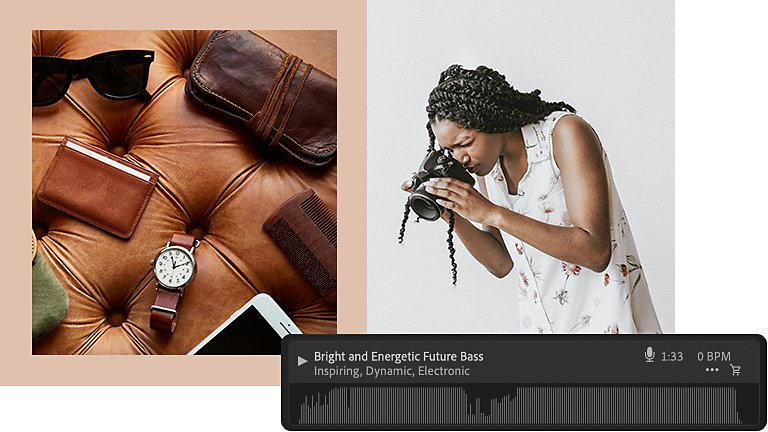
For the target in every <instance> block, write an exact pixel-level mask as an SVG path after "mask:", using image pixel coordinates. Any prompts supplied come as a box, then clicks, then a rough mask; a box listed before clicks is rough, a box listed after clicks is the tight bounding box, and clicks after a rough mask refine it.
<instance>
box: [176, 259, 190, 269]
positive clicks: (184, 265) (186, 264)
mask: <svg viewBox="0 0 768 432" xmlns="http://www.w3.org/2000/svg"><path fill="white" fill-rule="evenodd" d="M187 264H190V262H189V261H187V262H185V263H184V264H179V265H174V266H173V268H176V267H181V266H185V265H187Z"/></svg>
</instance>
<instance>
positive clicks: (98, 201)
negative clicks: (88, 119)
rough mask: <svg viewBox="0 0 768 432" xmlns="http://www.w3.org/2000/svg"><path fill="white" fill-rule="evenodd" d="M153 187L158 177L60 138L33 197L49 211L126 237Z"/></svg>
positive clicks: (131, 232)
mask: <svg viewBox="0 0 768 432" xmlns="http://www.w3.org/2000/svg"><path fill="white" fill-rule="evenodd" d="M156 183H157V174H155V173H153V172H151V171H148V170H146V169H144V168H142V167H140V166H138V165H135V164H132V163H130V162H127V161H126V160H124V159H122V158H119V157H116V156H114V155H112V154H110V153H108V152H106V151H104V150H102V149H100V148H98V147H95V146H92V145H89V144H85V143H82V142H79V141H76V140H75V139H73V138H70V137H65V138H64V141H62V143H61V145H60V146H59V150H58V151H57V152H56V156H54V158H53V161H52V162H51V165H50V166H49V167H48V171H47V172H46V173H45V177H43V181H42V182H41V183H40V187H39V188H38V189H37V194H36V195H37V199H39V200H40V201H42V202H44V203H45V204H48V205H49V206H51V207H54V208H57V209H59V210H61V211H63V212H64V213H67V214H69V215H71V216H74V217H76V218H78V219H80V220H82V221H84V222H88V223H89V224H91V225H94V226H96V227H98V228H101V229H103V230H104V231H107V232H109V233H112V234H114V235H116V236H118V237H123V238H128V237H130V236H131V235H132V234H133V230H134V229H135V228H136V225H137V224H138V223H139V218H140V217H141V214H142V213H144V208H145V207H146V206H147V202H148V201H149V196H150V195H151V194H152V190H153V189H154V187H155V184H156Z"/></svg>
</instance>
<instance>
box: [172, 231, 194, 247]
mask: <svg viewBox="0 0 768 432" xmlns="http://www.w3.org/2000/svg"><path fill="white" fill-rule="evenodd" d="M168 246H181V247H183V248H184V249H192V248H193V247H194V246H195V236H193V235H190V234H185V233H180V232H175V233H173V237H171V241H170V243H168Z"/></svg>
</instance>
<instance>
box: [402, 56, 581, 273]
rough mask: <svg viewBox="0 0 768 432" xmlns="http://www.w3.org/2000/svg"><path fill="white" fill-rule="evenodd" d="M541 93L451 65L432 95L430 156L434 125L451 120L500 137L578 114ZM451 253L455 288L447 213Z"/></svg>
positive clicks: (450, 243) (429, 107)
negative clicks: (559, 116) (551, 118)
mask: <svg viewBox="0 0 768 432" xmlns="http://www.w3.org/2000/svg"><path fill="white" fill-rule="evenodd" d="M540 95H541V91H540V90H538V89H537V90H534V91H532V92H530V93H523V92H520V91H518V90H516V89H515V88H514V87H512V86H511V85H510V84H509V83H508V82H507V79H506V77H505V76H504V75H502V74H500V73H499V72H497V71H495V70H493V69H491V68H489V67H487V66H478V67H477V69H464V68H463V67H462V66H461V65H452V66H450V67H449V68H448V69H446V70H444V71H443V72H442V73H441V74H440V80H439V81H438V83H437V87H435V88H434V89H432V91H431V92H430V93H429V99H428V104H427V118H428V121H427V125H426V127H427V135H428V136H429V147H427V152H430V151H438V149H437V148H436V146H435V133H434V132H433V131H432V124H433V123H436V122H438V121H441V120H449V121H451V122H454V123H456V124H457V125H458V126H460V127H462V128H465V129H475V130H477V131H478V132H484V133H490V134H498V133H505V132H511V131H514V130H517V129H520V128H521V127H523V126H525V125H528V124H531V123H536V122H538V121H541V120H543V119H545V118H546V117H547V116H548V115H549V114H551V113H553V112H555V111H570V112H572V113H575V112H576V110H575V109H574V108H573V107H572V106H570V105H568V104H567V103H565V102H547V101H544V100H542V99H541V97H540ZM448 212H449V213H450V219H449V223H448V252H449V256H450V259H451V271H452V273H453V285H454V286H455V285H456V260H455V258H454V253H455V249H454V247H453V228H454V222H455V217H454V214H453V211H452V210H448ZM409 213H410V206H409V204H408V203H406V204H405V212H404V216H403V221H402V223H401V225H400V236H399V238H398V240H399V242H400V243H402V241H403V237H404V236H405V224H406V222H407V221H408V214H409Z"/></svg>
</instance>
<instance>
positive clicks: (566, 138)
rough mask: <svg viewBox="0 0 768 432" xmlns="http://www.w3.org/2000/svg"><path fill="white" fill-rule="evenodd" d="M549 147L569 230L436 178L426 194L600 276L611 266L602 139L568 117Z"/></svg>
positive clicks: (473, 219)
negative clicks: (441, 198)
mask: <svg viewBox="0 0 768 432" xmlns="http://www.w3.org/2000/svg"><path fill="white" fill-rule="evenodd" d="M553 143H554V146H553V152H554V155H555V161H556V162H557V165H558V167H559V168H560V174H561V176H562V181H563V189H564V193H565V202H566V207H567V208H568V214H569V217H570V219H571V222H572V224H573V225H574V226H573V227H561V226H555V225H550V224H547V223H544V222H540V221H538V220H535V219H532V218H530V217H527V216H523V215H520V214H518V213H515V212H513V211H510V210H507V209H505V208H503V207H499V206H496V205H494V204H493V203H491V202H489V201H488V200H487V199H485V198H484V197H483V196H482V195H480V194H479V193H477V191H475V190H474V188H472V187H471V186H469V185H468V184H466V183H464V182H460V181H457V180H454V179H447V178H444V179H436V180H435V181H434V182H433V184H432V190H429V189H428V191H429V192H430V193H433V194H435V195H438V196H441V197H443V198H446V200H440V201H439V203H440V205H443V206H445V207H446V208H449V209H452V210H454V211H455V212H456V213H458V214H459V215H461V216H463V217H465V218H467V219H469V220H472V221H475V222H478V223H482V224H483V225H488V226H492V227H496V228H498V229H500V230H503V231H506V232H508V233H510V234H512V235H513V236H515V237H517V238H519V239H520V240H522V241H524V242H526V243H528V244H530V245H532V246H533V247H535V248H537V249H539V250H541V251H542V252H544V253H546V254H548V255H550V256H553V257H555V258H557V259H560V260H562V261H566V262H569V263H574V264H578V265H580V266H583V267H586V268H588V269H590V270H592V271H595V272H602V271H603V270H605V268H606V267H607V266H608V264H609V263H610V258H611V237H610V226H609V210H608V205H609V204H608V179H607V176H606V173H605V166H604V164H603V158H602V148H601V145H600V141H599V139H598V137H597V135H596V134H595V132H594V131H593V130H592V128H591V127H590V126H589V124H588V123H587V122H585V121H584V120H582V119H581V118H579V117H577V116H566V117H564V118H562V119H561V120H560V121H559V122H558V124H557V125H556V127H555V131H554V136H553Z"/></svg>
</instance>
